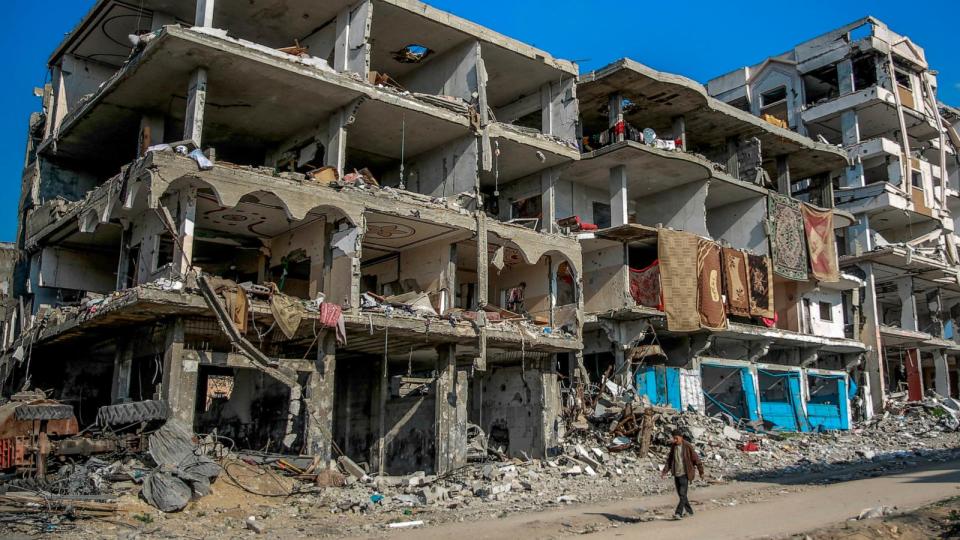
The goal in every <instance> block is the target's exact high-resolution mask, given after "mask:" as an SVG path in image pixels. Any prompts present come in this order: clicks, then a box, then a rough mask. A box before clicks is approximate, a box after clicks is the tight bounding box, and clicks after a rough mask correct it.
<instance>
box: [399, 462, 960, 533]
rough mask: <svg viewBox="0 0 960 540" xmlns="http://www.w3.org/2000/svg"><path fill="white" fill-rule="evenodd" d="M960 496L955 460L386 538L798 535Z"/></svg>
mask: <svg viewBox="0 0 960 540" xmlns="http://www.w3.org/2000/svg"><path fill="white" fill-rule="evenodd" d="M958 494H960V460H957V461H950V462H945V463H936V464H926V465H920V466H917V467H915V468H913V469H912V470H907V471H900V472H897V473H893V474H890V475H885V476H876V477H872V478H865V479H861V480H851V481H847V482H839V483H833V484H826V485H824V484H823V482H822V481H816V483H782V484H781V483H775V482H749V483H735V484H726V485H716V486H708V487H704V488H700V489H695V490H693V491H692V493H691V500H692V501H693V502H694V508H695V509H696V510H697V514H696V515H695V516H692V517H688V518H685V519H684V520H682V521H679V522H678V521H672V520H669V519H668V517H669V516H670V515H672V513H673V505H674V504H676V501H675V499H674V497H672V496H658V497H648V498H636V499H627V498H625V499H624V500H622V501H618V502H615V503H608V504H603V505H582V506H580V505H573V506H567V507H562V508H558V509H553V510H548V511H545V512H539V513H536V514H521V515H515V516H510V517H506V518H501V519H498V518H497V516H491V517H490V519H489V520H487V521H484V522H481V523H476V522H472V523H466V522H464V523H454V524H446V525H440V526H436V527H430V526H427V527H425V528H420V529H415V530H403V531H398V532H396V533H394V534H390V535H389V537H390V538H396V539H398V540H399V539H407V538H410V539H413V538H415V539H416V540H432V539H440V538H458V539H461V540H462V539H469V540H483V539H494V538H520V537H522V538H563V537H567V536H585V537H587V538H594V539H612V538H640V537H645V538H657V539H662V540H668V539H671V538H677V539H688V538H712V539H736V538H762V537H771V536H773V537H776V536H783V535H789V534H796V533H801V532H803V531H808V530H811V529H814V528H817V527H821V526H824V525H828V524H832V523H837V522H842V521H845V520H847V519H849V518H850V517H853V516H856V515H857V514H859V513H860V511H861V510H863V509H865V508H870V507H876V506H881V505H887V506H896V507H898V508H900V509H904V510H905V509H910V508H915V507H918V506H921V505H924V504H928V503H931V502H934V501H937V500H940V499H944V498H946V497H950V496H956V495H958Z"/></svg>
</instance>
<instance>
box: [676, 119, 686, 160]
mask: <svg viewBox="0 0 960 540" xmlns="http://www.w3.org/2000/svg"><path fill="white" fill-rule="evenodd" d="M673 138H674V139H680V149H681V150H683V151H684V152H686V151H687V120H686V118H684V117H683V115H680V116H674V117H673Z"/></svg>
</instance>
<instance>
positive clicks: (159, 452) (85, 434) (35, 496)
mask: <svg viewBox="0 0 960 540" xmlns="http://www.w3.org/2000/svg"><path fill="white" fill-rule="evenodd" d="M34 394H36V393H34ZM28 397H30V400H29V401H27V400H14V401H11V402H8V403H6V404H4V406H3V408H4V410H7V409H11V410H13V411H14V412H13V414H7V415H3V414H0V416H3V418H4V419H5V420H4V422H3V426H2V430H0V431H2V435H3V436H4V437H5V436H7V435H13V436H14V438H5V439H2V440H0V445H5V446H4V448H6V447H11V448H12V449H13V451H14V454H13V455H17V456H20V455H22V456H23V457H22V458H14V460H13V461H10V460H5V461H4V462H2V463H0V465H2V467H3V469H4V470H3V471H2V472H0V522H17V523H20V524H32V525H35V526H36V527H38V528H40V529H41V530H46V529H49V528H50V527H56V526H57V525H59V524H60V523H61V522H64V521H65V520H73V519H77V518H85V517H104V516H108V515H111V514H114V513H116V512H117V511H118V503H117V500H118V498H119V497H121V496H122V495H124V494H126V493H137V492H139V496H140V497H141V498H142V499H143V500H144V501H145V502H146V503H148V504H149V505H151V506H153V507H155V508H157V509H159V510H161V511H163V512H175V511H179V510H182V509H183V508H185V507H186V506H187V504H188V503H189V502H190V501H191V500H196V499H198V498H200V497H203V496H205V495H208V494H209V493H210V484H211V483H212V482H215V481H216V480H217V478H218V477H219V476H220V472H221V467H220V465H219V464H218V463H217V462H216V461H214V459H213V458H212V457H211V453H212V452H213V450H215V449H216V448H222V445H217V444H214V443H213V441H212V440H211V439H209V438H208V439H207V440H206V441H202V440H201V441H198V440H197V436H196V435H194V434H193V432H192V431H191V430H190V429H189V428H188V427H187V426H185V425H184V424H183V423H181V422H180V421H178V420H175V419H167V418H168V416H169V408H168V407H167V405H166V403H165V402H163V401H142V402H134V403H124V404H119V405H111V406H106V407H102V408H101V409H100V411H99V414H98V416H97V423H96V424H95V425H94V426H91V427H89V428H87V429H85V430H83V431H82V432H78V430H77V429H76V427H75V426H76V418H75V417H74V416H73V409H72V407H70V406H68V405H63V404H60V403H59V402H56V401H53V400H49V399H45V398H42V399H36V396H28ZM38 420H39V422H37V421H38ZM37 426H40V427H39V428H38V427H37ZM24 427H26V428H29V430H30V431H33V435H34V436H33V437H31V436H30V435H29V434H27V435H24V434H23V432H24V429H23V428H24ZM38 430H39V431H38ZM11 445H12V446H11ZM221 454H222V452H221ZM138 486H140V487H139V488H138Z"/></svg>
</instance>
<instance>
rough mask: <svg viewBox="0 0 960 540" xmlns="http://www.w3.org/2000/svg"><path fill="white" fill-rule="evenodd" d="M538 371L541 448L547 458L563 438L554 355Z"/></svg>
mask: <svg viewBox="0 0 960 540" xmlns="http://www.w3.org/2000/svg"><path fill="white" fill-rule="evenodd" d="M538 367H539V368H540V369H539V371H540V384H541V386H542V388H543V420H542V422H541V426H543V447H544V455H545V456H548V455H550V453H551V449H552V448H556V447H557V446H559V444H560V438H561V437H563V426H564V423H563V422H562V421H561V420H560V413H561V405H560V383H559V381H558V377H557V361H556V355H555V354H551V355H550V356H549V357H548V358H547V359H546V360H544V361H543V363H542V365H540V366H538Z"/></svg>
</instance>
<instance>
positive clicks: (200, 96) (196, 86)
mask: <svg viewBox="0 0 960 540" xmlns="http://www.w3.org/2000/svg"><path fill="white" fill-rule="evenodd" d="M206 103H207V70H206V69H204V68H202V67H201V68H197V69H195V70H194V71H193V73H192V74H191V75H190V85H189V86H188V87H187V112H186V116H185V117H184V120H183V139H184V140H186V141H193V144H195V145H197V148H199V147H200V144H201V142H202V141H203V139H202V135H203V110H204V107H205V106H206Z"/></svg>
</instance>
